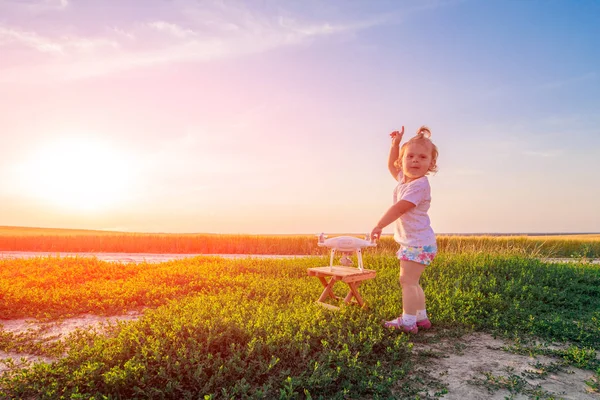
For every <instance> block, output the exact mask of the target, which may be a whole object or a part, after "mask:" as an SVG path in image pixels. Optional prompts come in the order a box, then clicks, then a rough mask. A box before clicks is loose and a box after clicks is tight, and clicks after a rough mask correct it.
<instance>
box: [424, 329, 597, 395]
mask: <svg viewBox="0 0 600 400" xmlns="http://www.w3.org/2000/svg"><path fill="white" fill-rule="evenodd" d="M510 345H511V343H510V342H509V341H506V340H502V339H497V338H494V337H493V336H491V335H489V334H485V333H472V334H469V335H466V336H464V337H462V338H460V339H458V340H457V339H455V338H453V339H445V340H443V341H441V342H439V343H436V344H420V343H415V344H414V347H413V350H414V353H415V355H418V354H419V353H423V354H429V355H431V354H435V355H436V356H434V357H431V356H429V357H423V358H419V357H416V360H417V362H418V360H422V361H421V364H418V367H417V369H418V370H419V371H420V373H421V374H423V376H428V377H429V378H434V379H437V380H439V381H440V382H441V383H442V384H444V385H446V387H447V388H448V394H446V395H444V396H443V398H444V399H448V400H484V399H493V400H495V399H506V398H514V399H528V398H536V397H535V394H534V392H538V393H540V394H539V396H540V397H539V398H547V397H545V396H553V397H552V398H555V399H573V400H588V399H589V400H598V399H600V394H599V393H592V392H589V391H588V390H587V388H588V386H587V385H586V384H585V381H586V380H589V379H591V377H592V376H593V372H592V371H587V370H582V369H578V368H574V367H570V366H569V367H563V368H562V370H560V371H557V372H549V373H548V374H547V375H546V376H545V377H544V378H539V377H533V378H532V377H524V376H523V375H522V373H523V372H527V371H530V372H533V371H536V372H538V373H539V372H541V371H539V370H538V369H536V367H535V364H536V362H538V363H542V364H544V365H549V364H551V363H558V362H560V361H561V360H560V359H557V358H551V357H546V356H535V357H530V356H525V355H519V354H513V353H510V352H508V351H505V350H503V347H508V346H510ZM490 373H491V374H493V376H494V377H498V378H500V377H504V378H505V379H504V381H505V382H506V381H509V380H512V381H513V382H516V384H515V386H519V385H521V387H522V388H523V389H521V390H520V393H518V394H516V395H515V394H511V392H510V391H509V390H506V389H500V390H496V391H489V390H488V387H489V386H491V385H490V384H489V383H488V384H486V383H485V382H486V374H490ZM528 375H531V374H528ZM515 376H516V377H518V378H516V379H515ZM425 379H427V378H425ZM525 393H529V396H528V395H527V394H525ZM430 394H431V395H433V393H430ZM511 395H514V397H510V396H511ZM530 396H531V397H530Z"/></svg>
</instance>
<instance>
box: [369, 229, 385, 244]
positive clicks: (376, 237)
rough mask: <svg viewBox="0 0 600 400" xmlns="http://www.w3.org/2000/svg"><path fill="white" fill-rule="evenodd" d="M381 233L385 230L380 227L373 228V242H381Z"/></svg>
mask: <svg viewBox="0 0 600 400" xmlns="http://www.w3.org/2000/svg"><path fill="white" fill-rule="evenodd" d="M381 231H383V229H381V228H378V227H375V228H373V230H372V231H371V240H372V241H376V240H379V238H380V237H381Z"/></svg>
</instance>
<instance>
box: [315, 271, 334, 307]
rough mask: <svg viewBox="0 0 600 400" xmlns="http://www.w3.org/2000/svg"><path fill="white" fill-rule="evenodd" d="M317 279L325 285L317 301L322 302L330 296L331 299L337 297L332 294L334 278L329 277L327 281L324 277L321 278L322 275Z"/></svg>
mask: <svg viewBox="0 0 600 400" xmlns="http://www.w3.org/2000/svg"><path fill="white" fill-rule="evenodd" d="M319 280H320V281H321V284H322V285H323V286H324V287H325V289H323V293H321V297H319V300H317V301H319V302H324V301H325V300H326V299H327V298H328V297H331V298H332V299H337V296H336V295H335V294H333V290H332V289H333V284H334V283H335V278H331V279H330V280H329V283H327V280H326V279H325V278H323V277H322V276H320V277H319Z"/></svg>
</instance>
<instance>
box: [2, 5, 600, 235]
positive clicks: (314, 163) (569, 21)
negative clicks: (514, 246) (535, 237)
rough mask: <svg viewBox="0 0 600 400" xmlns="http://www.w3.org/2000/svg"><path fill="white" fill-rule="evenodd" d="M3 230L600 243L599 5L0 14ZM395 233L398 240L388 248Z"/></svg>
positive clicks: (20, 9)
mask: <svg viewBox="0 0 600 400" xmlns="http://www.w3.org/2000/svg"><path fill="white" fill-rule="evenodd" d="M0 109H1V110H2V117H1V118H0V225H8V226H30V227H54V228H75V229H106V230H120V231H134V232H173V233H241V234H268V233H273V234H280V233H281V234H295V233H297V234H307V233H310V234H312V233H320V232H325V233H335V232H338V233H339V232H344V233H367V232H370V231H371V229H372V228H373V227H374V226H375V224H376V223H377V222H378V220H379V218H380V217H381V216H382V215H383V214H384V213H385V211H386V210H387V209H388V207H390V206H391V204H392V191H393V189H394V187H395V185H396V181H395V180H394V179H393V178H392V177H391V175H390V174H389V172H388V170H387V159H388V154H389V148H390V138H389V133H390V132H392V131H394V130H398V129H400V128H401V127H402V126H404V127H405V131H406V133H405V139H409V138H410V137H412V136H413V135H414V134H415V132H416V131H417V129H418V128H419V127H420V126H421V125H427V126H429V127H430V129H431V132H432V140H433V141H434V143H435V144H436V145H437V146H438V148H439V159H438V166H439V171H438V172H437V173H436V174H435V175H430V176H429V182H430V184H431V188H432V202H431V209H430V213H429V215H430V217H431V221H432V227H433V229H434V231H435V232H436V233H558V232H600V207H599V206H598V204H600V202H599V200H598V199H600V180H599V178H598V173H599V172H600V2H598V1H595V0H591V1H585V0H581V1H577V2H572V1H569V0H563V1H559V0H547V1H537V0H529V1H516V0H514V1H513V0H506V1H500V0H489V1H487V0H485V1H484V0H465V1H452V0H439V1H436V0H422V1H413V0H410V1H403V0H397V1H396V0H394V1H353V0H343V1H342V0H340V1H313V0H307V1H268V0H263V1H225V0H220V1H216V0H215V1H213V0H206V1H204V0H144V1H142V0H128V1H122V0H104V1H92V0H0ZM386 232H388V233H389V232H391V226H390V227H388V228H386V229H385V230H384V233H386Z"/></svg>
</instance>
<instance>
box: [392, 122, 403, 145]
mask: <svg viewBox="0 0 600 400" xmlns="http://www.w3.org/2000/svg"><path fill="white" fill-rule="evenodd" d="M402 136H404V125H402V130H401V131H394V132H392V133H390V137H391V138H392V144H393V145H394V146H398V145H399V144H400V141H401V140H402Z"/></svg>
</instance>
